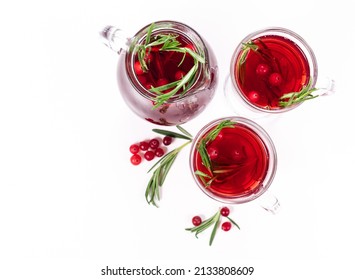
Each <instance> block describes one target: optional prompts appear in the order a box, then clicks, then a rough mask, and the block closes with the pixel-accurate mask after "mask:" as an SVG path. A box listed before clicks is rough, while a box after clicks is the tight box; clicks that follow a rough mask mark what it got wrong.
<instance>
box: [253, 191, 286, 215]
mask: <svg viewBox="0 0 355 280" xmlns="http://www.w3.org/2000/svg"><path fill="white" fill-rule="evenodd" d="M257 201H258V203H259V205H260V206H261V207H262V208H263V209H264V210H266V211H268V212H269V213H271V214H277V213H278V212H279V210H280V206H281V205H280V202H279V200H278V199H277V197H276V196H274V195H273V194H272V193H271V192H270V191H267V192H265V193H264V194H263V195H262V196H260V197H259V198H258V199H257Z"/></svg>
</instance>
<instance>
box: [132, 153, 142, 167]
mask: <svg viewBox="0 0 355 280" xmlns="http://www.w3.org/2000/svg"><path fill="white" fill-rule="evenodd" d="M141 162H142V158H141V156H140V155H138V154H134V155H133V156H131V163H132V164H133V165H138V164H140V163H141Z"/></svg>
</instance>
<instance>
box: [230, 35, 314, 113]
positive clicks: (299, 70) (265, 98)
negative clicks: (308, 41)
mask: <svg viewBox="0 0 355 280" xmlns="http://www.w3.org/2000/svg"><path fill="white" fill-rule="evenodd" d="M252 42H253V43H254V44H255V45H257V46H258V49H257V50H256V51H253V50H249V52H248V54H247V56H246V59H245V62H244V63H242V64H239V62H238V60H239V59H240V56H241V54H240V55H239V57H238V59H237V63H236V66H235V67H236V69H235V79H236V81H237V83H238V85H239V88H240V89H241V91H242V93H243V95H244V96H245V98H246V99H247V100H248V101H249V102H251V103H252V104H254V105H255V106H258V107H262V108H265V109H271V110H273V109H279V108H280V106H279V101H280V97H281V96H282V95H283V94H285V93H289V92H298V91H300V90H301V89H302V88H303V87H304V86H305V85H307V84H308V82H309V79H310V69H309V64H308V61H307V58H306V56H305V55H304V53H303V51H302V50H301V49H300V48H299V47H298V46H297V45H296V44H295V43H294V42H293V41H291V40H289V39H287V38H284V37H281V36H278V35H266V36H262V37H259V38H257V39H254V40H253V41H252Z"/></svg>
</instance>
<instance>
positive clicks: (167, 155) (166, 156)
mask: <svg viewBox="0 0 355 280" xmlns="http://www.w3.org/2000/svg"><path fill="white" fill-rule="evenodd" d="M173 152H174V150H172V151H170V152H169V153H167V154H165V156H164V157H162V158H161V159H159V160H158V161H157V162H156V163H155V164H154V165H153V166H152V167H151V168H150V169H149V170H148V172H147V173H149V172H150V171H152V170H153V169H154V168H155V167H156V166H157V165H159V164H160V163H161V162H163V161H166V159H168V158H169V156H170V154H172V153H173Z"/></svg>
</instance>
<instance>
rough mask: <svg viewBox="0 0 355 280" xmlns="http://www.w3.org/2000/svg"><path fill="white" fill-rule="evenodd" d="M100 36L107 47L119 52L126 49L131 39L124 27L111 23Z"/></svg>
mask: <svg viewBox="0 0 355 280" xmlns="http://www.w3.org/2000/svg"><path fill="white" fill-rule="evenodd" d="M100 37H101V40H102V41H103V43H104V44H105V45H106V46H107V47H109V48H110V49H111V50H113V51H114V52H117V53H118V54H120V53H121V52H122V51H125V50H126V49H127V47H128V46H129V44H130V41H131V40H130V39H129V38H128V36H126V34H125V32H124V31H123V30H122V29H119V28H117V27H114V26H111V25H108V26H106V27H105V28H103V29H102V31H101V32H100Z"/></svg>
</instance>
